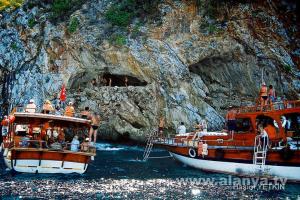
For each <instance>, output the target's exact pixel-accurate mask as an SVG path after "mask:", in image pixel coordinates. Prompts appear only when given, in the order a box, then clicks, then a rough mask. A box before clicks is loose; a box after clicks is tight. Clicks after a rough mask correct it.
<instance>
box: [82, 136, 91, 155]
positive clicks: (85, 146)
mask: <svg viewBox="0 0 300 200" xmlns="http://www.w3.org/2000/svg"><path fill="white" fill-rule="evenodd" d="M89 141H90V139H89V138H85V140H84V141H83V142H82V143H81V145H80V146H81V151H83V152H87V151H89V147H90V144H89Z"/></svg>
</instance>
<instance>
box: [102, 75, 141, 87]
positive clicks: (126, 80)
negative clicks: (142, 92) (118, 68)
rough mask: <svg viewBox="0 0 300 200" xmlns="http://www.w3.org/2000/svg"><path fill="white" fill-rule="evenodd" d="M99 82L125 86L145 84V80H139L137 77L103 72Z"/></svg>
mask: <svg viewBox="0 0 300 200" xmlns="http://www.w3.org/2000/svg"><path fill="white" fill-rule="evenodd" d="M99 81H100V84H101V85H102V86H112V87H113V86H119V87H126V86H146V85H147V82H145V81H141V80H139V79H138V78H135V77H133V76H128V75H115V74H109V73H105V74H103V75H102V78H100V80H99Z"/></svg>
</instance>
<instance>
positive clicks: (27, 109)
mask: <svg viewBox="0 0 300 200" xmlns="http://www.w3.org/2000/svg"><path fill="white" fill-rule="evenodd" d="M35 111H36V105H35V103H34V100H33V99H30V100H29V103H28V104H27V105H26V107H25V112H28V113H35Z"/></svg>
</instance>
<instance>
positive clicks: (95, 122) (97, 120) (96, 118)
mask: <svg viewBox="0 0 300 200" xmlns="http://www.w3.org/2000/svg"><path fill="white" fill-rule="evenodd" d="M91 120H92V127H91V129H90V133H89V140H90V142H91V141H92V136H94V144H96V140H97V130H98V128H99V124H100V120H101V119H100V116H99V115H98V114H97V112H94V113H93V115H92V116H91Z"/></svg>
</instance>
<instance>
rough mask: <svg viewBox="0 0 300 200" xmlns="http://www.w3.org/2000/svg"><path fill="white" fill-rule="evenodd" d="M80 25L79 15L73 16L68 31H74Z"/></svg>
mask: <svg viewBox="0 0 300 200" xmlns="http://www.w3.org/2000/svg"><path fill="white" fill-rule="evenodd" d="M78 25H79V20H78V18H77V17H72V18H71V20H70V23H69V27H68V31H69V33H74V32H75V31H76V30H77V28H78Z"/></svg>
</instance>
